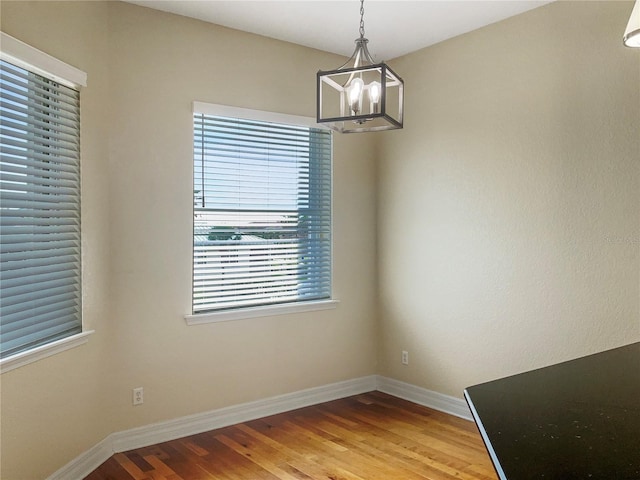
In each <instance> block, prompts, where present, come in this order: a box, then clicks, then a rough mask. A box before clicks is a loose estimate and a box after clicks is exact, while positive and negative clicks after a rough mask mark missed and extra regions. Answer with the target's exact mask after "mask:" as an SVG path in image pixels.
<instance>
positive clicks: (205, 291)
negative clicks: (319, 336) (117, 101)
mask: <svg viewBox="0 0 640 480" xmlns="http://www.w3.org/2000/svg"><path fill="white" fill-rule="evenodd" d="M195 112H196V113H194V117H193V122H194V123H193V125H194V146H193V147H194V148H193V151H194V155H193V166H194V169H193V172H194V176H193V179H194V200H193V201H194V216H193V313H194V314H198V313H206V312H216V311H225V310H227V311H228V310H232V309H239V308H244V307H256V306H267V305H275V304H287V303H291V302H303V301H311V300H322V299H329V298H331V133H330V132H329V131H328V130H325V129H320V128H313V127H311V126H309V125H310V123H309V124H307V125H304V124H300V123H293V122H292V121H291V119H292V118H295V119H296V120H297V119H298V117H289V116H279V117H278V116H276V114H266V113H265V112H254V111H247V110H241V109H232V108H230V107H223V106H212V105H207V104H196V105H195ZM265 119H267V120H271V119H275V120H274V121H265ZM281 119H284V120H285V121H286V123H280V122H279V121H278V120H281ZM305 120H306V119H305Z"/></svg>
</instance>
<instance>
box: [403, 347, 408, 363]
mask: <svg viewBox="0 0 640 480" xmlns="http://www.w3.org/2000/svg"><path fill="white" fill-rule="evenodd" d="M402 364H403V365H409V352H407V351H406V350H403V351H402Z"/></svg>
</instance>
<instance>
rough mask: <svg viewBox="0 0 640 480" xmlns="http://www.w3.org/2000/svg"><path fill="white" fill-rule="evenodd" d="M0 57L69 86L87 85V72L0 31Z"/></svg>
mask: <svg viewBox="0 0 640 480" xmlns="http://www.w3.org/2000/svg"><path fill="white" fill-rule="evenodd" d="M0 45H2V47H1V48H2V51H1V52H0V56H1V57H0V58H2V59H3V60H5V61H7V62H9V63H12V64H14V65H16V66H17V67H21V68H26V69H27V70H29V71H31V72H33V73H37V74H38V75H41V76H43V77H45V78H48V79H49V80H53V81H55V82H57V83H60V84H62V85H66V86H68V87H71V88H76V89H77V88H79V87H86V86H87V74H86V73H85V72H83V71H82V70H79V69H77V68H76V67H73V66H71V65H68V64H66V63H64V62H63V61H62V60H58V59H57V58H55V57H52V56H51V55H49V54H47V53H44V52H42V51H40V50H38V49H37V48H34V47H32V46H31V45H27V44H26V43H24V42H22V41H20V40H18V39H17V38H13V37H12V36H10V35H7V34H6V33H4V32H0Z"/></svg>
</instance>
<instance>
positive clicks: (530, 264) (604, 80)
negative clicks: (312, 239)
mask: <svg viewBox="0 0 640 480" xmlns="http://www.w3.org/2000/svg"><path fill="white" fill-rule="evenodd" d="M631 8H632V3H631V2H564V1H563V2H556V3H553V4H550V5H548V6H545V7H542V8H539V9H536V10H533V11H531V12H529V13H526V14H524V15H521V16H517V17H514V18H512V19H508V20H506V21H503V22H500V23H498V24H495V25H492V26H489V27H487V28H484V29H481V30H478V31H475V32H472V33H469V34H466V35H464V36H461V37H458V38H455V39H452V40H450V41H447V42H444V43H441V44H439V45H436V46H434V47H432V48H428V49H425V50H422V51H419V52H417V53H414V54H410V55H408V56H406V57H403V58H400V59H397V61H395V62H392V63H393V67H394V70H395V71H398V72H401V74H402V76H403V78H404V79H405V82H406V90H407V100H408V102H407V105H406V119H405V128H404V130H402V131H400V132H390V133H386V134H385V135H384V137H383V138H381V139H380V146H381V155H380V159H379V175H378V178H379V188H378V192H379V201H378V207H379V209H378V222H379V225H378V242H379V281H380V315H381V326H380V339H381V342H382V344H381V348H380V366H379V373H381V374H383V375H387V376H390V377H393V378H396V379H399V380H403V381H406V382H409V383H412V384H415V385H418V386H421V387H425V388H428V389H431V390H435V391H438V392H442V393H445V394H449V395H454V396H457V397H460V396H461V395H462V390H463V388H464V387H466V386H469V385H472V384H475V383H480V382H483V381H487V380H490V379H493V378H496V377H500V376H503V375H507V374H512V373H516V372H521V371H524V370H527V369H531V368H535V367H540V366H544V365H548V364H551V363H555V362H558V361H562V360H567V359H570V358H575V357H578V356H581V355H585V354H589V353H592V352H596V351H600V350H605V349H608V348H612V347H616V346H619V345H623V344H627V343H631V342H634V341H638V340H640V295H639V287H640V281H639V272H640V208H639V207H640V134H639V132H640V52H639V51H637V50H632V49H628V48H624V47H623V46H622V42H621V35H622V32H623V29H624V26H625V25H626V22H627V20H628V18H629V13H630V11H631ZM402 350H408V351H409V353H410V365H409V366H406V367H405V366H402V365H401V363H400V355H401V351H402Z"/></svg>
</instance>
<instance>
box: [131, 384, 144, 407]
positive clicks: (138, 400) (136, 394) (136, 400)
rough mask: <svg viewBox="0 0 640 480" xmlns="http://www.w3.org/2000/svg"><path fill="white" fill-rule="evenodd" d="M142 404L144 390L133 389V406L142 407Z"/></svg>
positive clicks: (140, 388)
mask: <svg viewBox="0 0 640 480" xmlns="http://www.w3.org/2000/svg"><path fill="white" fill-rule="evenodd" d="M143 403H144V390H143V388H142V387H137V388H134V389H133V404H134V405H142V404H143Z"/></svg>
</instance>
